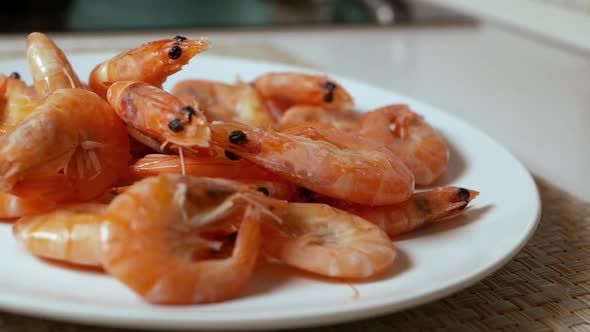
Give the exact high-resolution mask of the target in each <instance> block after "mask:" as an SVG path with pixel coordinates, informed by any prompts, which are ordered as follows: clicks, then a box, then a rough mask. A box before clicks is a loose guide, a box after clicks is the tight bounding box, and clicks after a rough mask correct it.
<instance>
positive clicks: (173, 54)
mask: <svg viewBox="0 0 590 332" xmlns="http://www.w3.org/2000/svg"><path fill="white" fill-rule="evenodd" d="M181 55H182V49H181V48H180V47H178V46H174V47H172V48H171V49H170V51H168V57H169V58H170V59H172V60H176V59H178V58H180V56H181Z"/></svg>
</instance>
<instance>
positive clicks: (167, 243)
mask: <svg viewBox="0 0 590 332" xmlns="http://www.w3.org/2000/svg"><path fill="white" fill-rule="evenodd" d="M244 195H246V196H248V195H250V196H252V199H253V200H255V199H257V198H264V196H263V195H261V194H259V193H254V194H248V193H247V192H243V191H242V192H240V189H237V187H236V186H235V185H234V184H232V182H228V181H224V180H217V179H206V178H192V177H186V176H179V175H170V174H168V175H160V176H158V177H151V178H147V179H144V180H141V181H139V182H136V183H135V184H134V185H132V186H131V187H129V188H128V189H127V190H126V191H125V192H124V193H122V194H120V195H119V196H118V197H117V198H116V199H115V200H114V201H113V202H112V203H111V204H110V205H109V208H108V210H107V216H108V218H107V221H106V222H105V223H104V224H103V226H102V229H101V235H102V238H103V244H102V257H103V266H104V268H105V269H106V271H107V272H109V273H110V274H112V275H113V276H115V277H116V278H117V279H119V280H120V281H122V282H123V283H125V284H126V285H127V286H128V287H129V288H131V289H132V290H134V291H135V292H136V293H137V294H139V295H140V296H142V297H144V298H145V299H146V300H148V301H150V302H153V303H162V304H188V303H209V302H218V301H223V300H227V299H230V298H233V297H236V296H238V295H239V294H240V293H241V292H242V291H243V290H244V288H245V287H246V285H247V283H248V280H249V279H250V276H251V274H252V271H253V269H254V266H255V264H256V261H257V255H258V252H259V248H260V245H261V237H260V216H261V215H260V209H261V208H265V207H262V205H257V204H255V205H251V204H250V203H247V202H246V201H243V200H242V202H244V204H237V203H238V201H240V200H241V199H240V198H243V197H245V196H244ZM235 198H237V200H236V199H235ZM253 200H250V199H247V201H250V202H252V201H253ZM240 215H242V217H241V218H240ZM239 219H241V222H239V230H238V234H237V239H236V242H235V245H233V249H232V248H231V245H230V249H231V250H229V251H228V252H225V251H224V250H223V248H224V247H225V244H224V243H225V241H226V240H227V238H226V237H227V236H228V235H225V234H223V232H221V233H216V232H215V231H214V230H215V229H216V228H219V229H224V227H223V226H224V224H226V223H231V224H233V223H236V221H239ZM211 227H213V228H212V229H213V233H214V234H213V235H214V236H211V234H209V233H208V231H207V230H208V229H209V231H211Z"/></svg>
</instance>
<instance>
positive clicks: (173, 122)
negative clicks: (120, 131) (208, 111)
mask: <svg viewBox="0 0 590 332" xmlns="http://www.w3.org/2000/svg"><path fill="white" fill-rule="evenodd" d="M108 101H109V103H110V104H111V106H112V107H113V109H114V110H115V112H117V114H118V115H119V117H121V119H123V121H125V123H127V125H128V126H129V127H131V128H133V129H135V131H133V132H134V133H137V132H139V133H140V134H143V135H145V136H147V137H148V138H149V139H153V140H155V141H157V142H158V143H160V144H162V143H164V142H169V143H173V144H175V145H176V146H180V147H191V146H198V147H207V146H209V135H210V133H209V127H208V126H207V119H206V118H205V116H204V115H203V113H201V112H200V111H199V110H198V109H195V108H194V107H193V106H191V105H186V104H184V103H183V102H182V101H181V100H180V99H178V98H177V97H175V96H173V95H171V94H169V93H167V92H165V91H164V90H161V89H159V88H156V87H154V86H151V85H149V84H146V83H142V82H128V81H121V82H117V83H114V84H113V85H112V86H111V87H110V89H109V92H108ZM130 133H132V132H131V131H130Z"/></svg>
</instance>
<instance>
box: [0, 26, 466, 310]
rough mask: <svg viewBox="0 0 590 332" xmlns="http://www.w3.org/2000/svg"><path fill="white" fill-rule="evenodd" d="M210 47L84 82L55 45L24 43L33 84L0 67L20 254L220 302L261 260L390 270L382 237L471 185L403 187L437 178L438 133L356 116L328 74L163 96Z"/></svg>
mask: <svg viewBox="0 0 590 332" xmlns="http://www.w3.org/2000/svg"><path fill="white" fill-rule="evenodd" d="M207 47H208V41H207V40H204V39H200V40H192V39H188V38H185V37H181V36H176V37H174V38H171V39H165V40H158V41H153V42H149V43H146V44H144V45H141V46H139V47H137V48H134V49H131V50H129V51H126V52H123V53H121V54H119V55H117V56H116V57H114V58H112V59H105V62H103V63H101V64H98V65H97V66H96V67H95V68H94V70H93V71H92V72H91V74H90V77H89V78H88V84H85V83H83V82H82V80H80V79H79V78H78V76H77V74H76V73H75V71H74V70H73V68H72V66H71V65H70V63H69V61H68V60H67V58H66V56H65V55H64V53H63V52H62V51H61V50H60V49H59V48H58V47H57V46H56V45H55V43H54V42H53V41H52V40H51V39H49V38H48V37H47V36H45V35H43V34H41V33H32V34H31V35H29V37H28V39H27V58H28V62H29V67H30V71H31V75H32V79H33V85H32V86H29V85H27V84H26V83H25V82H23V81H22V80H21V79H20V75H19V74H17V73H13V74H11V75H10V76H3V75H2V76H0V107H1V109H2V117H1V118H0V135H1V136H2V138H1V139H2V141H1V143H0V191H1V193H0V201H1V204H0V217H1V218H4V219H6V218H14V219H15V220H16V221H15V222H14V224H13V234H14V237H15V238H16V240H17V241H18V242H19V243H20V244H21V245H22V247H24V248H25V249H26V250H27V251H29V252H30V253H31V254H33V255H36V256H39V257H43V258H46V259H51V260H58V261H62V262H65V263H68V264H72V265H86V266H94V267H98V268H101V269H103V270H104V271H105V272H106V273H108V274H109V275H111V276H113V277H114V278H116V279H118V280H119V281H120V282H122V283H124V284H125V285H126V286H127V287H128V288H130V289H131V290H133V291H134V292H135V293H136V294H138V295H139V296H141V297H142V298H143V299H145V300H146V301H149V302H151V303H162V304H191V303H210V302H219V301H224V300H228V299H232V298H235V297H237V296H239V295H240V294H241V293H242V292H243V291H244V289H246V288H247V286H248V283H249V280H251V278H252V276H253V273H254V271H255V268H256V266H260V265H261V264H284V265H288V266H291V267H294V268H297V269H301V270H304V271H307V272H311V273H314V274H317V275H321V276H326V277H331V278H337V279H341V280H346V281H350V280H355V279H364V278H371V277H375V276H378V275H380V274H382V273H383V272H385V271H387V270H389V269H390V268H391V267H392V266H393V265H394V264H395V262H396V256H397V253H396V249H395V247H394V246H393V244H392V240H391V238H393V237H395V236H398V235H400V234H405V233H408V232H411V231H412V230H414V229H416V228H418V227H420V226H422V225H425V224H429V223H434V222H438V221H440V220H443V219H448V218H450V217H453V216H456V215H458V214H460V213H461V212H462V211H463V210H464V208H465V207H466V206H467V204H468V203H469V202H470V201H471V200H473V199H474V198H475V197H476V196H477V195H478V193H477V192H476V191H473V190H468V189H464V188H458V187H438V188H434V189H429V190H424V191H420V192H415V184H416V185H418V186H429V185H432V184H434V183H435V181H437V179H439V178H440V177H441V175H442V174H443V173H444V172H445V169H446V167H447V164H448V160H449V148H448V146H447V144H446V142H445V140H444V139H443V138H442V137H441V136H440V135H439V134H438V133H437V132H436V130H434V129H433V128H432V127H431V126H430V125H429V124H428V123H427V122H426V121H425V120H424V119H423V118H422V117H421V116H420V115H418V114H416V113H414V112H413V111H412V110H411V109H410V108H409V107H408V106H406V105H388V106H384V107H381V108H378V109H375V110H372V111H370V112H367V113H363V114H359V113H355V112H354V111H353V110H354V103H353V98H352V97H351V95H350V94H349V93H348V92H347V91H346V90H345V89H344V87H342V86H341V85H340V84H338V83H337V82H335V81H334V80H332V79H329V78H327V77H324V76H314V75H308V74H300V73H282V72H276V73H267V74H264V75H261V76H259V77H257V78H256V79H254V80H253V81H251V82H242V81H238V82H237V83H234V84H227V83H221V82H215V81H210V80H185V81H181V82H178V83H177V84H176V85H175V86H174V87H173V88H172V89H171V90H170V91H164V90H163V89H162V84H163V83H164V81H165V80H166V79H167V77H168V76H170V75H172V74H174V73H176V72H178V71H179V70H181V68H182V66H183V65H184V64H186V63H188V62H189V60H190V59H191V58H193V57H194V56H195V55H197V54H199V53H200V52H202V51H204V50H206V49H207ZM17 218H18V219H17ZM68 264H63V265H64V266H68Z"/></svg>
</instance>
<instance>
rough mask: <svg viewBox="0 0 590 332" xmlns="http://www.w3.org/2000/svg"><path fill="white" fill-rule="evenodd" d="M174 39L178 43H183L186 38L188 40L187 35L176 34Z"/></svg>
mask: <svg viewBox="0 0 590 332" xmlns="http://www.w3.org/2000/svg"><path fill="white" fill-rule="evenodd" d="M174 40H175V41H176V42H177V43H181V42H183V41H185V40H186V37H184V36H175V37H174Z"/></svg>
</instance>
